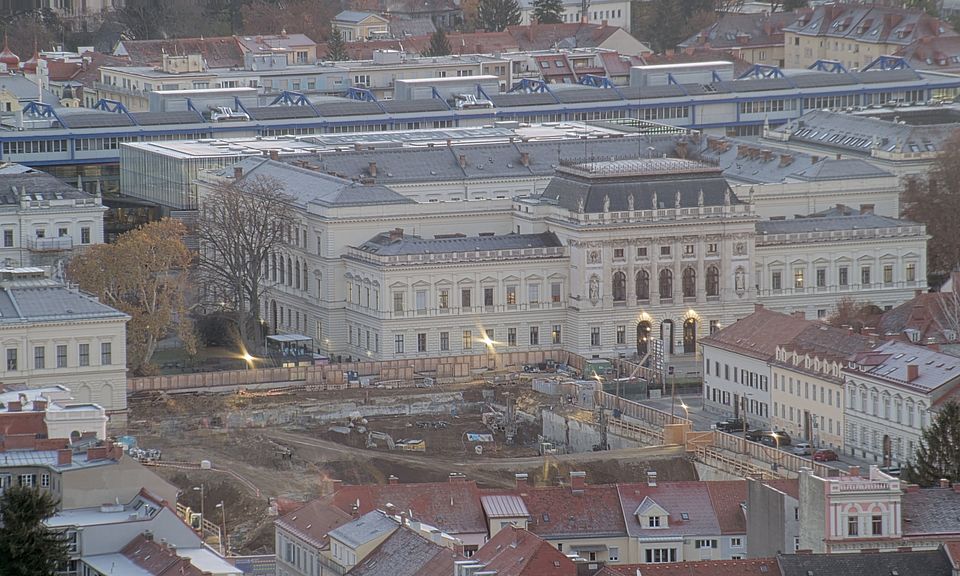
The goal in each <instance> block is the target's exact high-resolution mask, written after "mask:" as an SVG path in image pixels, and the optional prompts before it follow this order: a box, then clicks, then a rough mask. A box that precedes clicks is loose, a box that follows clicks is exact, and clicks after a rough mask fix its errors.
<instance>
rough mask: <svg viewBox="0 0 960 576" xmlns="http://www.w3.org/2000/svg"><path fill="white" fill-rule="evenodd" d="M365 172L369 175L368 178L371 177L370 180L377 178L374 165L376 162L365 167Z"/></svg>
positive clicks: (375, 165)
mask: <svg viewBox="0 0 960 576" xmlns="http://www.w3.org/2000/svg"><path fill="white" fill-rule="evenodd" d="M367 172H368V173H369V174H370V177H371V178H376V177H377V163H376V162H370V164H368V165H367Z"/></svg>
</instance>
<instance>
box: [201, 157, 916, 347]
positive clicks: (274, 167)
mask: <svg viewBox="0 0 960 576" xmlns="http://www.w3.org/2000/svg"><path fill="white" fill-rule="evenodd" d="M609 142H610V143H611V144H610V146H611V151H612V150H614V149H615V148H614V147H613V146H614V145H613V143H615V142H617V140H615V139H611V140H610V141H609ZM532 144H533V143H529V144H528V143H521V142H510V143H506V144H497V145H475V146H454V147H436V148H434V149H426V150H425V151H409V152H404V151H399V150H398V151H389V152H378V153H372V152H368V151H361V152H356V153H355V156H356V157H355V158H354V159H352V160H351V159H350V158H349V157H348V156H349V155H347V154H337V153H332V154H327V155H325V156H324V155H321V157H320V159H319V161H318V160H317V159H314V160H306V161H303V160H293V161H289V162H282V161H277V160H276V159H270V158H268V157H257V158H248V159H245V160H243V161H242V162H240V163H239V164H237V165H236V166H235V167H230V168H227V169H223V170H220V171H218V172H209V173H204V174H202V175H201V177H200V179H199V181H198V192H199V194H200V198H201V201H202V198H203V196H204V195H206V194H209V193H211V191H212V189H213V188H212V186H213V185H214V184H215V183H218V182H224V181H226V182H230V181H233V180H236V179H238V178H239V179H241V180H242V179H244V178H256V177H259V176H269V177H271V178H276V179H277V180H279V181H280V182H281V184H282V185H283V186H284V188H285V190H286V191H287V193H288V194H290V195H291V196H292V197H293V203H294V207H295V213H296V215H297V217H296V219H295V220H294V221H292V222H290V226H289V230H288V232H287V238H288V242H287V243H286V244H285V245H284V246H283V247H282V248H281V249H279V250H278V251H277V253H276V254H273V255H272V256H271V258H270V262H269V267H268V281H269V283H270V284H271V286H270V288H269V290H268V294H267V295H266V298H265V299H264V310H263V318H264V319H265V321H266V322H267V323H268V325H269V326H270V328H271V329H272V330H274V331H277V332H282V333H300V334H304V335H307V336H310V337H312V338H313V339H314V341H315V343H316V346H317V348H318V349H319V350H320V351H321V352H323V353H325V354H330V355H341V356H344V357H347V356H349V357H352V358H371V359H401V358H415V357H429V356H437V355H458V354H484V353H487V352H488V346H489V345H490V343H493V346H494V347H495V348H496V349H497V350H502V351H513V350H515V351H526V350H537V349H543V348H552V349H556V348H558V347H559V348H563V349H566V350H569V351H572V352H575V353H577V354H580V355H584V356H586V357H593V356H596V357H609V356H615V355H621V354H623V355H626V356H633V355H635V354H638V355H640V356H643V355H644V354H646V353H647V352H649V351H650V341H651V340H652V339H660V340H663V342H664V348H665V350H666V352H667V353H668V354H670V355H671V356H674V357H676V356H684V355H686V356H689V357H690V358H691V359H693V358H695V357H696V353H697V342H698V340H699V339H700V338H701V337H703V336H705V335H707V334H709V333H711V332H713V331H716V330H718V329H719V328H720V327H722V326H724V325H728V324H730V323H732V322H734V321H736V320H737V319H739V318H741V317H744V316H746V315H747V314H749V313H750V312H751V311H752V310H753V307H754V304H755V303H757V302H762V303H769V304H770V306H771V307H772V308H774V309H783V310H788V311H790V312H793V311H796V310H805V311H806V312H807V315H808V317H815V316H816V315H817V314H818V313H819V310H820V309H821V308H822V307H826V308H827V309H830V308H832V306H833V304H834V303H835V302H836V300H837V299H838V298H839V297H840V296H841V295H842V294H841V291H839V290H833V291H826V292H824V291H821V290H818V289H817V288H819V286H818V285H816V284H813V282H814V279H815V278H817V277H818V272H817V269H816V268H813V269H811V271H810V272H809V275H810V278H811V279H810V282H811V286H812V289H811V290H809V291H793V292H791V293H790V294H788V295H785V294H780V293H774V292H770V291H767V292H764V287H765V281H764V280H763V278H762V275H767V274H770V273H771V272H770V269H769V268H768V263H769V262H774V261H783V262H793V261H794V260H795V259H796V258H797V257H798V255H799V256H800V257H802V258H805V259H806V261H808V262H810V263H811V265H813V263H815V262H817V261H818V258H819V256H817V255H816V254H817V253H816V251H817V250H820V248H819V247H817V246H812V247H808V246H806V244H807V242H805V240H806V236H804V237H803V239H801V238H800V237H799V236H797V235H796V234H794V233H792V232H791V233H787V234H785V235H784V240H785V241H782V242H781V241H768V242H767V241H763V240H761V236H758V226H760V225H762V223H761V222H760V220H759V217H758V216H757V214H756V211H755V206H754V205H753V204H752V203H750V202H749V201H746V200H745V199H743V198H740V197H738V196H737V195H736V194H735V193H734V192H733V191H732V190H731V188H730V186H729V185H728V183H727V181H726V179H725V178H724V177H723V175H722V173H721V170H720V168H718V167H715V166H711V165H706V164H701V163H699V162H695V161H691V160H684V159H680V158H668V157H662V158H660V157H653V158H646V159H636V158H634V159H625V160H618V159H617V158H618V156H616V155H615V154H613V153H611V154H610V155H609V156H599V157H597V156H594V159H592V160H580V161H576V160H573V159H570V158H569V157H567V158H563V157H560V150H561V149H560V147H559V145H557V144H554V145H553V146H554V149H553V151H552V154H554V157H555V158H556V160H554V162H555V163H554V164H552V165H551V164H545V163H544V159H545V158H549V154H550V153H551V151H550V150H549V149H548V148H546V147H547V146H550V144H547V143H537V145H536V146H532ZM602 145H603V146H606V144H602ZM659 145H660V144H658V146H659ZM666 145H667V146H669V151H674V152H676V151H677V150H680V149H681V145H680V144H677V142H676V140H675V139H674V140H671V141H669V142H667V143H666ZM528 147H529V148H528ZM541 148H542V150H541ZM675 148H676V150H674V149H675ZM596 149H599V146H597V147H595V148H594V150H596ZM528 150H538V153H537V155H533V154H530V153H529V152H528ZM568 153H569V152H566V154H568ZM566 154H565V155H566ZM659 154H660V153H659V152H658V155H659ZM664 154H665V155H666V154H667V150H665V151H664ZM651 155H652V154H651ZM421 157H430V158H433V161H431V162H429V163H426V164H423V163H416V162H413V161H412V160H413V159H418V158H421ZM404 159H406V160H408V161H407V162H406V164H404V162H403V160H404ZM357 171H361V174H360V176H356V177H353V179H346V178H343V177H341V176H335V175H332V174H331V172H337V173H338V174H339V173H341V172H342V173H346V174H347V175H352V174H355V173H357ZM547 172H549V173H550V174H552V176H551V175H548V174H547ZM417 173H419V175H418V174H417ZM495 174H502V176H494V175H495ZM524 175H525V176H524ZM418 181H419V182H420V183H421V184H420V185H416V182H418ZM434 183H437V184H439V185H435V184H434ZM811 220H813V219H811ZM824 221H825V220H824ZM792 222H793V221H789V222H778V223H777V224H781V225H782V224H787V223H792ZM857 222H859V221H857ZM857 222H854V221H853V220H850V224H849V227H850V228H853V227H855V226H857ZM886 224H887V223H886V221H885V223H884V225H885V226H886ZM804 225H806V223H805V224H804ZM834 226H841V227H842V225H834ZM913 233H914V234H913V236H910V237H909V238H907V237H906V236H904V237H901V238H899V239H897V240H895V242H900V243H902V244H903V245H904V246H907V245H909V246H912V247H913V249H915V250H914V251H913V252H912V253H911V254H913V253H915V254H918V255H919V258H917V260H916V261H917V262H918V266H920V264H919V263H921V262H922V261H923V257H924V255H925V250H924V247H923V244H924V242H925V239H926V238H925V235H924V233H923V231H922V229H914V230H913ZM803 234H804V235H806V234H807V232H803ZM831 234H833V232H831ZM768 236H769V235H768ZM905 240H909V243H907V242H905ZM833 241H834V244H835V245H836V249H837V252H841V251H843V247H844V246H848V247H850V248H848V249H847V251H848V252H850V251H852V246H853V243H854V242H860V241H862V239H860V238H858V237H854V236H851V235H849V234H846V233H843V234H839V235H838V236H837V237H835V238H833ZM811 244H815V243H811ZM801 248H802V250H806V251H807V252H800V250H801ZM877 249H878V250H879V248H877ZM892 254H895V257H896V258H897V259H898V260H897V261H898V266H900V268H898V269H902V270H906V263H905V261H904V258H906V257H907V252H906V251H905V250H899V251H896V252H892ZM879 256H880V255H879V254H878V258H879ZM911 257H912V256H911ZM877 273H878V274H879V273H880V272H877ZM915 277H916V278H918V279H922V278H923V269H922V268H919V267H918V268H916V270H915ZM781 281H783V277H781ZM914 284H916V287H920V286H921V285H922V280H916V281H915V282H914ZM877 290H878V291H879V292H878V294H888V293H889V298H888V300H890V301H891V303H894V302H897V301H904V300H906V299H909V298H910V297H911V296H912V293H913V284H910V286H907V285H905V284H903V283H902V282H901V283H895V284H893V285H886V284H884V283H883V282H880V283H879V285H878V286H877ZM786 296H789V297H786ZM885 301H886V300H884V302H885Z"/></svg>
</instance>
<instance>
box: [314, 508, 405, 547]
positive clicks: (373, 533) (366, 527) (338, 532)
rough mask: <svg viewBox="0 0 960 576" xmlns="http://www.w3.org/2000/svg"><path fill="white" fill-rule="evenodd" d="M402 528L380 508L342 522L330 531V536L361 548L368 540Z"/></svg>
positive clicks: (350, 545)
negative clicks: (344, 522)
mask: <svg viewBox="0 0 960 576" xmlns="http://www.w3.org/2000/svg"><path fill="white" fill-rule="evenodd" d="M399 528H400V524H399V523H398V522H397V521H396V520H394V519H393V518H390V517H389V516H387V515H386V514H385V513H384V512H382V511H380V510H374V511H372V512H367V513H366V514H364V515H363V516H361V517H359V518H357V519H356V520H352V521H350V522H347V523H346V524H341V525H340V526H338V527H336V528H334V529H333V530H331V531H330V533H329V536H330V538H332V539H334V540H337V541H339V542H343V543H344V544H346V545H347V546H349V547H350V548H359V547H360V546H363V545H364V544H366V543H367V542H370V541H372V540H376V539H377V538H380V537H381V536H384V535H386V534H390V533H391V532H393V531H395V530H397V529H399Z"/></svg>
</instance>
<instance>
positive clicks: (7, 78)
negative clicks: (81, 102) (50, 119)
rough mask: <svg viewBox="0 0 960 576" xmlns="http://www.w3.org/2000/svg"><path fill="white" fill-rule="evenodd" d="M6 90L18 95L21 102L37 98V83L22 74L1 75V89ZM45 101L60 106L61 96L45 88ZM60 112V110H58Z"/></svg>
mask: <svg viewBox="0 0 960 576" xmlns="http://www.w3.org/2000/svg"><path fill="white" fill-rule="evenodd" d="M3 90H6V91H8V92H10V93H11V94H13V95H14V96H16V97H17V100H19V101H21V102H28V101H31V100H32V101H35V100H36V99H37V83H36V82H34V81H33V80H30V79H29V78H27V77H25V76H22V75H20V74H12V75H11V74H4V75H3V76H2V77H0V91H3ZM43 103H44V104H52V105H53V106H59V104H60V98H58V97H57V95H56V94H54V93H53V92H51V91H49V90H46V89H44V90H43ZM58 112H59V110H58Z"/></svg>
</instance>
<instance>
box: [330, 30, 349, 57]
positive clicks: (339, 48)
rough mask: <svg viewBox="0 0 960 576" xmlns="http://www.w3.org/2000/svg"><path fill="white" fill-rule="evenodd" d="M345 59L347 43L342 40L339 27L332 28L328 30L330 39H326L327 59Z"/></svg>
mask: <svg viewBox="0 0 960 576" xmlns="http://www.w3.org/2000/svg"><path fill="white" fill-rule="evenodd" d="M347 59H348V56H347V44H346V42H344V41H343V33H341V32H340V29H339V28H333V29H332V30H331V31H330V39H329V40H327V60H334V61H337V62H339V61H341V60H347Z"/></svg>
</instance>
